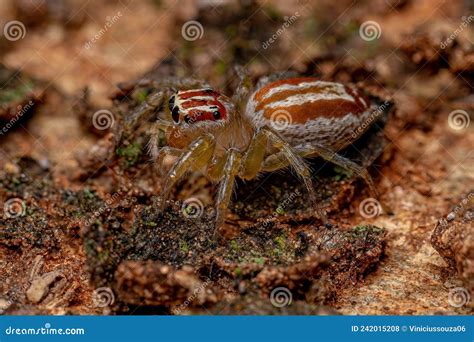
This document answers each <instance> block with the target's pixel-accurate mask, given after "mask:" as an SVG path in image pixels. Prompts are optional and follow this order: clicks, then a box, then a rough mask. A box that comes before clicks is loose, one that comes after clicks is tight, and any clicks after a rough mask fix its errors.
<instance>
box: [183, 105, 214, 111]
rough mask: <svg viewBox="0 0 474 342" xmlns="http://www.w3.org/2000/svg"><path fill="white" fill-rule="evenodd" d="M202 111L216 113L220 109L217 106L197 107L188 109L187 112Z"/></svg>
mask: <svg viewBox="0 0 474 342" xmlns="http://www.w3.org/2000/svg"><path fill="white" fill-rule="evenodd" d="M191 109H192V110H200V111H201V112H214V111H216V110H217V109H218V107H217V106H196V107H191V108H186V109H185V111H189V110H191Z"/></svg>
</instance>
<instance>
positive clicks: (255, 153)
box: [143, 77, 384, 227]
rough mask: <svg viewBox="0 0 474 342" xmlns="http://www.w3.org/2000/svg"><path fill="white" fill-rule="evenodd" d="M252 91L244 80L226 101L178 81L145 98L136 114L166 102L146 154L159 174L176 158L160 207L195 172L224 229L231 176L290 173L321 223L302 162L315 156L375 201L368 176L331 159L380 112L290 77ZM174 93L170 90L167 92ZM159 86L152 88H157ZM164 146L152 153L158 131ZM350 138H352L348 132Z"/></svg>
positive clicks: (327, 85)
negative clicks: (212, 195)
mask: <svg viewBox="0 0 474 342" xmlns="http://www.w3.org/2000/svg"><path fill="white" fill-rule="evenodd" d="M259 84H261V85H260V86H257V89H256V90H254V91H253V90H251V82H249V80H248V79H247V78H245V77H243V78H242V82H241V85H240V86H239V88H238V89H237V92H236V94H235V95H234V96H233V97H232V99H231V98H229V97H227V96H225V95H223V94H221V93H220V92H218V91H216V90H214V89H212V88H210V87H207V86H202V85H199V86H195V85H194V84H193V85H191V83H190V82H187V81H186V80H181V82H180V84H178V86H179V89H181V90H179V91H175V92H174V93H173V94H169V93H168V94H167V92H166V91H163V90H159V91H157V92H156V93H155V94H152V95H150V97H149V99H148V100H147V101H146V104H145V109H143V111H148V112H149V111H150V110H153V109H155V108H157V107H161V106H162V104H163V103H166V102H167V103H166V105H165V106H162V107H163V108H165V110H164V111H163V113H161V114H160V118H159V120H158V122H157V123H156V124H155V126H154V128H153V131H152V137H151V143H150V146H151V153H152V155H153V157H154V158H156V160H157V162H158V163H159V165H160V167H162V166H161V164H162V161H163V158H164V157H165V156H168V155H171V156H174V157H176V161H175V162H174V164H173V166H172V167H171V169H170V170H169V172H168V175H167V177H166V179H165V184H164V187H163V190H162V193H161V202H160V203H161V205H162V208H161V209H164V206H165V205H166V200H167V198H168V196H169V194H170V192H171V189H172V187H173V186H174V185H175V184H176V182H177V181H178V180H179V179H180V178H181V177H183V176H184V175H185V173H186V172H188V171H190V170H191V171H201V172H203V173H204V174H206V175H207V176H208V177H209V178H210V179H211V180H212V181H214V182H216V183H219V188H218V192H217V195H216V213H217V214H216V225H217V227H219V226H221V225H222V224H223V223H224V217H225V213H226V210H227V207H228V205H229V202H230V200H231V195H232V189H233V185H234V182H235V179H236V177H240V178H242V179H246V180H249V179H253V178H255V177H256V176H257V175H258V174H259V173H262V172H269V171H274V170H278V169H281V168H286V167H289V166H290V167H292V168H293V169H294V171H295V172H296V173H297V175H298V176H299V178H300V179H301V180H302V181H303V183H304V184H305V186H306V189H307V191H308V194H309V199H310V201H311V203H312V205H313V207H314V208H315V210H316V212H317V214H318V216H319V217H320V219H321V220H322V221H323V222H324V223H327V218H326V215H325V213H324V212H323V210H322V209H321V208H320V206H319V204H318V203H317V201H316V195H315V189H314V187H313V182H312V179H311V173H310V169H309V167H308V165H307V163H306V161H305V159H304V158H310V157H322V158H323V159H325V160H328V161H330V162H332V163H334V164H336V165H339V166H340V167H343V168H345V169H347V170H350V171H352V172H354V173H355V174H356V175H358V176H360V177H363V178H364V180H365V181H366V182H367V184H368V186H369V189H370V191H371V193H372V195H373V196H374V197H377V192H376V189H375V186H374V184H373V182H372V179H371V177H370V175H369V174H368V172H367V170H366V169H365V168H363V167H361V166H359V165H358V164H356V163H354V162H353V161H351V160H349V159H347V158H345V157H342V156H341V155H339V154H337V152H338V151H340V150H341V149H343V148H344V147H346V146H348V145H349V144H351V143H352V142H354V141H355V140H356V139H357V138H358V137H359V136H360V135H361V134H362V133H364V130H361V129H360V127H364V126H365V125H366V123H367V122H375V121H376V120H375V119H377V118H375V117H374V116H381V115H383V114H384V113H383V112H382V111H377V105H376V104H374V103H371V102H370V101H369V99H368V98H366V97H364V96H363V95H362V94H361V92H360V91H359V90H358V89H356V88H355V87H354V86H352V85H343V84H340V83H334V82H325V81H321V80H318V79H316V78H308V77H297V78H287V79H280V80H273V81H271V80H270V79H267V81H266V82H265V81H263V82H262V81H261V82H260V83H259ZM174 86H176V85H174ZM157 87H159V86H157ZM160 130H161V131H164V132H165V135H166V139H167V145H166V146H164V147H159V146H158V141H159V139H158V137H159V131H160ZM355 131H357V133H358V134H357V136H354V132H355Z"/></svg>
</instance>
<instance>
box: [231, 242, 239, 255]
mask: <svg viewBox="0 0 474 342" xmlns="http://www.w3.org/2000/svg"><path fill="white" fill-rule="evenodd" d="M230 248H232V250H233V251H234V252H239V251H240V246H239V243H238V242H237V241H235V240H232V241H231V242H230Z"/></svg>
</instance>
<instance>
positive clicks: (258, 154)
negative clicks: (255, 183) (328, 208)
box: [240, 127, 327, 223]
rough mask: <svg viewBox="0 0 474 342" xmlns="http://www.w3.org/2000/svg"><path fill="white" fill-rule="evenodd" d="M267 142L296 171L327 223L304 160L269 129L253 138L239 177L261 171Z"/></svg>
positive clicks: (245, 177) (317, 210)
mask: <svg viewBox="0 0 474 342" xmlns="http://www.w3.org/2000/svg"><path fill="white" fill-rule="evenodd" d="M268 142H270V143H271V145H272V146H273V147H275V148H276V149H278V150H279V151H280V155H281V157H282V158H284V159H285V161H286V165H287V166H288V165H290V166H291V167H293V169H294V170H295V171H296V173H297V174H298V176H299V177H300V178H301V180H302V181H303V183H304V184H305V186H306V189H307V191H308V194H309V198H310V201H311V203H312V205H313V207H314V208H315V210H316V212H317V214H318V216H319V217H320V219H321V220H322V221H323V222H324V223H327V218H326V215H325V213H324V211H323V210H322V208H321V207H320V206H319V204H318V202H317V200H316V193H315V190H314V186H313V181H312V179H311V172H310V170H309V167H308V165H307V164H306V162H305V161H304V159H303V158H302V157H301V156H299V155H298V154H297V153H296V152H295V151H294V150H293V148H292V147H291V145H290V144H289V143H287V142H286V141H285V139H283V138H282V137H281V136H280V135H279V134H278V133H276V132H275V131H273V130H272V129H270V128H269V127H262V128H261V129H260V130H259V131H257V133H256V134H255V136H254V137H253V139H252V142H251V144H250V146H249V148H248V149H247V152H246V154H245V156H244V160H243V162H242V168H241V170H240V174H241V177H242V178H244V179H251V178H253V177H255V175H256V174H257V173H258V172H260V171H262V165H263V160H264V157H265V152H266V150H267V143H268Z"/></svg>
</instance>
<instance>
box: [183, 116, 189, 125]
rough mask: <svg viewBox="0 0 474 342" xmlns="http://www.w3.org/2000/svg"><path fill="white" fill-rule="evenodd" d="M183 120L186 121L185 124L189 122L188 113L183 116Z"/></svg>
mask: <svg viewBox="0 0 474 342" xmlns="http://www.w3.org/2000/svg"><path fill="white" fill-rule="evenodd" d="M184 122H186V123H187V124H188V123H190V122H191V117H190V116H189V115H185V116H184Z"/></svg>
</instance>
